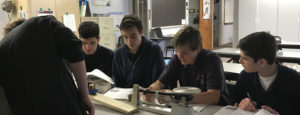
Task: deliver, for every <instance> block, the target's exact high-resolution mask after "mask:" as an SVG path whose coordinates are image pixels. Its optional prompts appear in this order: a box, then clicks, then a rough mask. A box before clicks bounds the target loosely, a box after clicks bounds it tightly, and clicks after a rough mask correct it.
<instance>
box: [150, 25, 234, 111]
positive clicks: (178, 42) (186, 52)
mask: <svg viewBox="0 0 300 115" xmlns="http://www.w3.org/2000/svg"><path fill="white" fill-rule="evenodd" d="M201 41H202V38H201V34H200V32H199V30H197V29H195V28H193V27H192V26H184V27H182V28H181V29H180V30H179V31H178V32H177V33H176V34H175V38H174V41H173V46H174V48H175V49H176V55H174V56H173V57H172V59H171V61H170V62H169V64H168V65H167V67H166V69H165V70H164V72H163V73H162V74H161V75H160V77H159V79H158V80H157V81H156V82H155V83H153V84H152V85H151V86H150V87H149V89H152V90H160V89H162V88H170V89H172V88H175V87H176V85H177V81H179V84H180V86H192V87H198V88H200V89H201V93H199V94H195V95H194V99H193V100H192V101H191V103H198V104H199V103H200V104H220V105H227V104H232V100H231V99H230V97H229V93H228V90H227V86H226V84H225V76H224V70H223V66H222V61H221V60H220V57H219V56H218V55H217V54H216V53H214V52H211V51H208V50H205V49H202V43H201ZM149 98H150V97H149Z"/></svg>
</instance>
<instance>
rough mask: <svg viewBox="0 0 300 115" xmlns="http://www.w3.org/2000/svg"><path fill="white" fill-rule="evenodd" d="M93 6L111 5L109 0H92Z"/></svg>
mask: <svg viewBox="0 0 300 115" xmlns="http://www.w3.org/2000/svg"><path fill="white" fill-rule="evenodd" d="M92 4H93V5H94V6H111V0H92Z"/></svg>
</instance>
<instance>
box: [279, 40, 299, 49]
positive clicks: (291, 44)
mask: <svg viewBox="0 0 300 115" xmlns="http://www.w3.org/2000/svg"><path fill="white" fill-rule="evenodd" d="M277 47H278V49H282V48H289V49H300V42H285V41H282V43H277Z"/></svg>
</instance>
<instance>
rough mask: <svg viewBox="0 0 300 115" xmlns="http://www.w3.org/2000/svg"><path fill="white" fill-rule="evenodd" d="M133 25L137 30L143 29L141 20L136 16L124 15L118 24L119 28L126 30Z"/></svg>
mask: <svg viewBox="0 0 300 115" xmlns="http://www.w3.org/2000/svg"><path fill="white" fill-rule="evenodd" d="M134 26H135V27H136V28H137V29H138V30H139V32H141V31H142V30H143V25H142V21H141V20H140V19H139V18H138V17H137V16H135V15H125V16H124V17H123V19H122V22H121V24H120V30H126V29H129V28H131V27H134Z"/></svg>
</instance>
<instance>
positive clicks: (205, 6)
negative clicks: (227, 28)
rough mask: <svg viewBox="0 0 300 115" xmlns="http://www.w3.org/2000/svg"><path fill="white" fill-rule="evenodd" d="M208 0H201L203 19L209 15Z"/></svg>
mask: <svg viewBox="0 0 300 115" xmlns="http://www.w3.org/2000/svg"><path fill="white" fill-rule="evenodd" d="M209 14H210V0H203V19H209V17H210V15H209Z"/></svg>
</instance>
